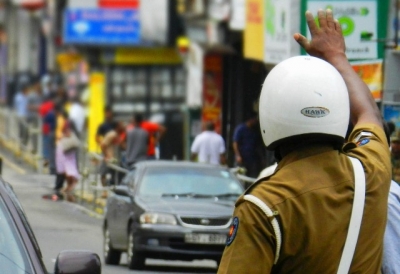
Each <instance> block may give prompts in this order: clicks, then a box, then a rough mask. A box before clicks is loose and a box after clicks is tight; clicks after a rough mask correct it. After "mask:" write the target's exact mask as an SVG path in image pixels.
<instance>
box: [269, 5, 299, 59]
mask: <svg viewBox="0 0 400 274" xmlns="http://www.w3.org/2000/svg"><path fill="white" fill-rule="evenodd" d="M290 11H291V0H266V1H265V28H264V39H265V47H264V62H265V63H272V64H277V63H279V62H281V61H283V60H285V59H287V58H289V57H290V56H291V43H292V40H293V37H292V33H291V23H292V22H291V14H290Z"/></svg>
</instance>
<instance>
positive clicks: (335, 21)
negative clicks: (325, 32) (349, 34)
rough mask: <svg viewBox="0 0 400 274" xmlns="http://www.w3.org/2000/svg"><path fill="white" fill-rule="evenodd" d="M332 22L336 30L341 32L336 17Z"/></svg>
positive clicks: (340, 26)
mask: <svg viewBox="0 0 400 274" xmlns="http://www.w3.org/2000/svg"><path fill="white" fill-rule="evenodd" d="M333 22H334V23H335V29H336V31H337V32H339V33H340V34H341V33H342V25H340V23H339V21H338V20H337V19H335V20H334V21H333Z"/></svg>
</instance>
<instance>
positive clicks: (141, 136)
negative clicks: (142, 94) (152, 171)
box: [125, 113, 149, 169]
mask: <svg viewBox="0 0 400 274" xmlns="http://www.w3.org/2000/svg"><path fill="white" fill-rule="evenodd" d="M142 122H143V116H142V115H141V114H139V113H136V114H134V115H133V128H132V129H129V130H127V132H126V155H125V157H126V160H125V161H126V167H127V168H128V169H130V168H132V165H134V164H135V163H137V162H139V161H144V160H146V159H147V148H148V144H149V133H148V132H147V131H146V130H144V129H143V128H142V127H141V124H142Z"/></svg>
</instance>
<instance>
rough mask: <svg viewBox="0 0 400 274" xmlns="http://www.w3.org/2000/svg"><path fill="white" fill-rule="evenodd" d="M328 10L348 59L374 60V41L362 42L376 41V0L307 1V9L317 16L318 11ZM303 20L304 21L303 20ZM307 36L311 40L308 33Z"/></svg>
mask: <svg viewBox="0 0 400 274" xmlns="http://www.w3.org/2000/svg"><path fill="white" fill-rule="evenodd" d="M327 8H330V9H332V10H333V14H334V16H335V18H336V19H338V20H339V22H340V24H341V26H342V30H343V35H344V37H345V41H346V55H347V57H348V58H349V59H376V58H378V48H377V43H376V42H375V41H363V38H365V37H368V38H369V39H377V38H378V37H377V36H378V26H377V25H378V16H377V14H378V12H377V1H376V0H363V1H359V0H349V1H343V0H342V1H341V0H331V1H321V0H308V1H307V9H308V10H309V11H311V12H312V13H313V14H315V15H316V14H317V12H318V10H319V9H327ZM303 20H305V19H304V18H303ZM307 36H308V37H309V38H311V35H310V33H309V31H308V34H307Z"/></svg>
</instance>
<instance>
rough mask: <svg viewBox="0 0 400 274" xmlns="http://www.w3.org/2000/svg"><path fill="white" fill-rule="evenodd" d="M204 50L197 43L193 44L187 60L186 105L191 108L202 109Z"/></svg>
mask: <svg viewBox="0 0 400 274" xmlns="http://www.w3.org/2000/svg"><path fill="white" fill-rule="evenodd" d="M203 60H204V50H203V49H202V48H201V46H200V45H199V44H197V43H191V44H190V46H189V54H188V58H187V62H186V64H187V75H188V76H187V79H186V91H187V95H186V104H187V105H188V106H189V107H201V103H202V101H201V99H202V91H203Z"/></svg>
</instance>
